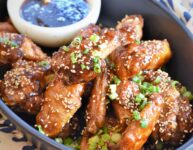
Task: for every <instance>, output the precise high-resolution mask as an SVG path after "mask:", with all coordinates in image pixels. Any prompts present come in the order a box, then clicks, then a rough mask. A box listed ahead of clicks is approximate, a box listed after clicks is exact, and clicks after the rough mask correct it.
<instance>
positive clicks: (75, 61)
mask: <svg viewBox="0 0 193 150" xmlns="http://www.w3.org/2000/svg"><path fill="white" fill-rule="evenodd" d="M70 58H71V61H72V63H73V64H75V63H77V59H78V58H77V56H76V54H75V53H74V52H73V53H71V54H70Z"/></svg>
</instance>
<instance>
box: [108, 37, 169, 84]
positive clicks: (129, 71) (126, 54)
mask: <svg viewBox="0 0 193 150" xmlns="http://www.w3.org/2000/svg"><path fill="white" fill-rule="evenodd" d="M170 58H171V50H170V47H169V44H168V42H167V41H166V40H163V41H159V40H153V41H145V42H142V43H141V44H137V43H133V44H130V45H129V46H128V47H127V48H125V47H120V48H118V49H117V50H115V51H114V52H113V53H112V54H111V55H110V59H111V61H112V62H113V63H114V64H115V66H116V73H117V75H118V76H119V78H121V79H122V80H124V79H128V78H131V77H133V76H134V75H136V74H138V73H139V72H140V71H143V70H148V69H158V68H160V67H161V66H162V65H164V64H165V63H166V62H167V61H168V60H169V59H170Z"/></svg>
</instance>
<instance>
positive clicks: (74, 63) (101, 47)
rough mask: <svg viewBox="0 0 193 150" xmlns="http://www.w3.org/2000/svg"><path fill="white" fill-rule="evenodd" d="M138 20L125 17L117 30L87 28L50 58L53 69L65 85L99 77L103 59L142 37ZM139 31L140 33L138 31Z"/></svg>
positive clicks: (140, 18) (141, 25) (140, 22)
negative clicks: (118, 48) (120, 47)
mask: <svg viewBox="0 0 193 150" xmlns="http://www.w3.org/2000/svg"><path fill="white" fill-rule="evenodd" d="M142 27H143V19H142V17H141V16H127V17H125V18H124V19H123V20H122V21H121V22H120V23H119V24H118V25H117V29H112V28H111V29H107V28H106V29H103V30H102V29H100V28H99V27H98V26H96V25H90V26H88V27H87V28H86V29H84V30H82V31H81V32H80V34H79V35H78V36H77V37H76V38H75V39H74V40H73V41H72V43H71V44H70V45H69V46H68V47H66V46H64V47H62V48H60V50H59V51H58V52H56V53H54V54H53V57H52V68H53V69H54V70H55V72H57V73H58V74H59V76H60V77H61V78H62V79H64V83H65V84H75V83H81V82H88V81H90V80H92V79H94V78H95V77H96V76H97V74H99V73H101V71H102V70H103V68H104V67H105V65H104V61H103V59H105V58H106V57H107V56H108V55H109V54H110V53H111V52H112V51H113V50H115V49H116V48H117V47H119V46H121V45H127V44H129V43H133V42H134V41H135V40H136V39H138V38H139V37H141V35H142ZM139 30H140V31H139Z"/></svg>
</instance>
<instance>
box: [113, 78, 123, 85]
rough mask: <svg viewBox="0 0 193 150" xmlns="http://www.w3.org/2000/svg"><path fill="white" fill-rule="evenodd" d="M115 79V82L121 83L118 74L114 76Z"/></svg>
mask: <svg viewBox="0 0 193 150" xmlns="http://www.w3.org/2000/svg"><path fill="white" fill-rule="evenodd" d="M112 80H113V81H114V83H115V84H117V85H118V84H120V83H121V80H120V79H119V78H118V77H117V76H113V79H112Z"/></svg>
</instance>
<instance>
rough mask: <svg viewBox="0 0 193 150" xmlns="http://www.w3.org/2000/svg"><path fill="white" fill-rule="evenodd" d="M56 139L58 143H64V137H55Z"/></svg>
mask: <svg viewBox="0 0 193 150" xmlns="http://www.w3.org/2000/svg"><path fill="white" fill-rule="evenodd" d="M55 141H56V142H58V143H60V144H63V140H62V138H55Z"/></svg>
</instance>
